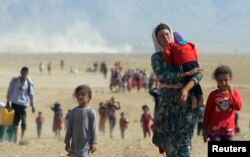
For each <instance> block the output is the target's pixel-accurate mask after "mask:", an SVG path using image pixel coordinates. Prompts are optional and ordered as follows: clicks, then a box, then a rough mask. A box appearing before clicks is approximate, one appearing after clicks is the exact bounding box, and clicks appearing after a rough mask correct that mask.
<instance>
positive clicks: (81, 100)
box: [64, 85, 97, 157]
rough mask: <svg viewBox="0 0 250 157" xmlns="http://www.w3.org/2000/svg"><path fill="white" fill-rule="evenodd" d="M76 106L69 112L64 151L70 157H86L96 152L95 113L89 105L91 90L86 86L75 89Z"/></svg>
mask: <svg viewBox="0 0 250 157" xmlns="http://www.w3.org/2000/svg"><path fill="white" fill-rule="evenodd" d="M74 97H75V98H76V100H77V102H78V106H77V107H75V108H74V109H72V110H71V111H70V112H69V122H68V123H69V124H68V128H67V131H66V135H65V140H64V143H65V150H66V151H67V152H68V153H69V155H70V156H71V157H88V156H89V153H90V152H91V153H93V152H95V151H96V145H97V129H96V112H95V110H94V109H93V108H92V107H91V106H90V105H89V102H90V100H91V98H92V90H91V88H90V87H89V86H88V85H80V86H78V87H76V88H75V91H74Z"/></svg>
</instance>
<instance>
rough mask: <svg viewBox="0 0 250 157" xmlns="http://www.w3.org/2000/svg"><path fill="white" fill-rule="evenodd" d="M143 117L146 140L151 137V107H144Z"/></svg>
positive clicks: (142, 122) (142, 124)
mask: <svg viewBox="0 0 250 157" xmlns="http://www.w3.org/2000/svg"><path fill="white" fill-rule="evenodd" d="M142 111H143V113H142V115H141V120H140V122H141V126H142V130H143V137H144V138H146V137H147V136H148V137H150V136H151V123H150V121H151V120H152V116H151V114H150V112H149V107H148V106H147V105H143V106H142Z"/></svg>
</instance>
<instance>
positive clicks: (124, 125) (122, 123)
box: [119, 118, 128, 128]
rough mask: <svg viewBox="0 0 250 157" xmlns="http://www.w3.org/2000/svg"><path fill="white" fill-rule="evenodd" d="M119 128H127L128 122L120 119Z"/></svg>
mask: <svg viewBox="0 0 250 157" xmlns="http://www.w3.org/2000/svg"><path fill="white" fill-rule="evenodd" d="M119 123H120V127H121V128H127V126H128V120H127V119H126V118H120V122H119Z"/></svg>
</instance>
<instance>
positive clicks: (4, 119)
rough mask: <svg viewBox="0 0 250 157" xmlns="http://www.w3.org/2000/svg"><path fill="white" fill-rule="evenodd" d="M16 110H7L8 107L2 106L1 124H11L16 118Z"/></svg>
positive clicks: (0, 112) (0, 110)
mask: <svg viewBox="0 0 250 157" xmlns="http://www.w3.org/2000/svg"><path fill="white" fill-rule="evenodd" d="M14 113H15V111H14V110H13V109H12V110H10V111H9V110H7V108H0V125H7V126H11V125H12V123H13V119H14Z"/></svg>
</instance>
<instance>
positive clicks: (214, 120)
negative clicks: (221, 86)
mask: <svg viewBox="0 0 250 157" xmlns="http://www.w3.org/2000/svg"><path fill="white" fill-rule="evenodd" d="M241 107H242V101H241V97H240V93H239V91H238V90H236V89H233V94H232V95H230V94H229V93H222V92H220V91H219V90H215V91H213V92H211V93H210V94H209V96H208V99H207V103H206V108H205V112H204V121H203V129H204V130H207V129H209V128H211V127H214V126H216V127H224V128H234V127H235V124H234V116H235V111H238V110H240V109H241Z"/></svg>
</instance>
